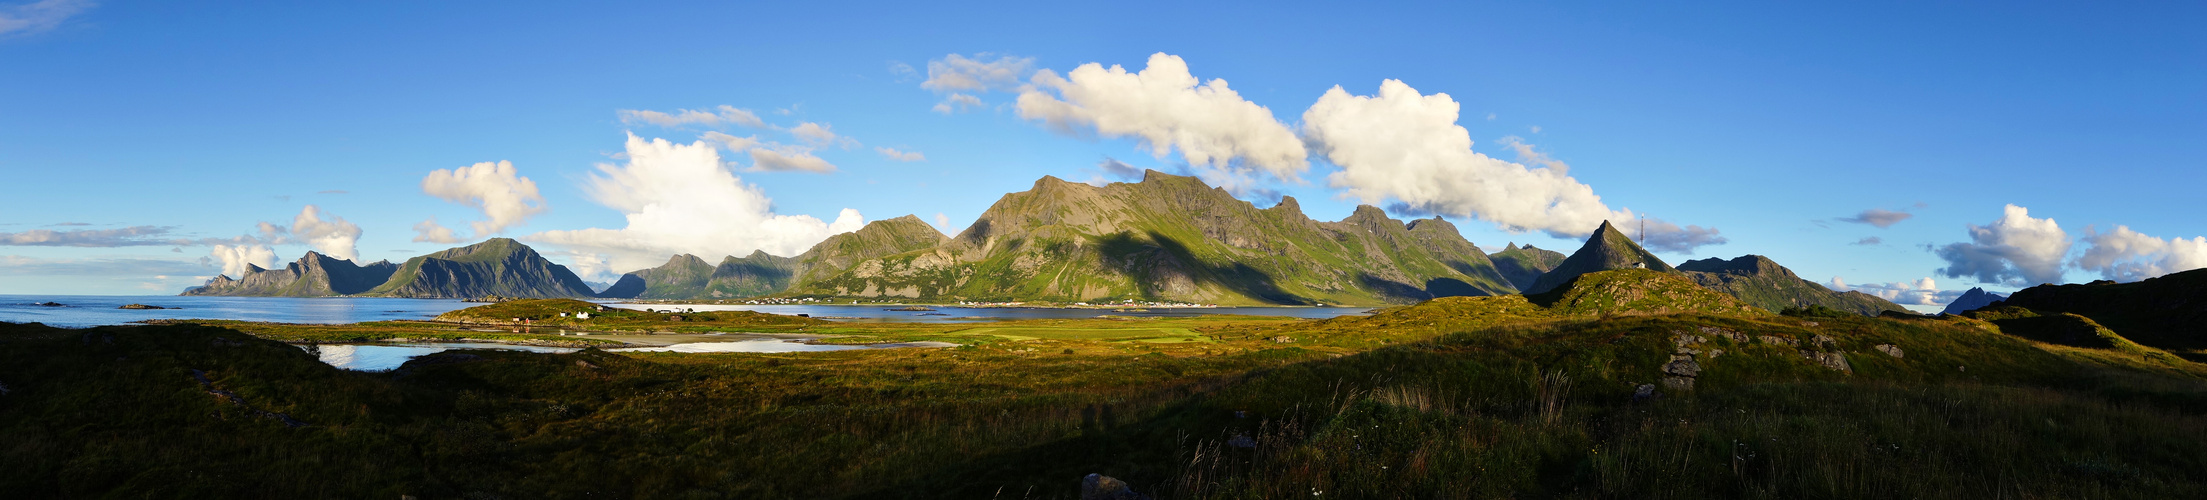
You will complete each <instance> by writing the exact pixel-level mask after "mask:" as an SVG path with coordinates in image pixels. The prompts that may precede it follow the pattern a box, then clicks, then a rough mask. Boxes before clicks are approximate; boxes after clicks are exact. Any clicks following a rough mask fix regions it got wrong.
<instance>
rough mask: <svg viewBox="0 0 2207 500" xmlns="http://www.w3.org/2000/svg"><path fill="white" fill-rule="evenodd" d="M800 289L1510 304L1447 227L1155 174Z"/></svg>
mask: <svg viewBox="0 0 2207 500" xmlns="http://www.w3.org/2000/svg"><path fill="white" fill-rule="evenodd" d="M818 269H825V268H818ZM810 276H813V277H815V278H814V279H808V280H805V281H803V282H802V283H800V284H799V285H798V286H796V287H793V288H792V289H791V291H790V292H789V293H791V294H797V295H811V296H834V297H899V298H907V299H918V300H941V301H950V300H991V301H993V300H1044V301H1059V302H1076V301H1112V300H1149V301H1180V302H1198V303H1214V304H1296V305H1303V304H1319V303H1325V304H1385V303H1407V302H1415V301H1419V300H1425V299H1429V298H1432V297H1436V296H1450V295H1492V294H1505V293H1511V292H1513V291H1515V288H1514V287H1512V286H1511V285H1510V284H1509V283H1508V281H1507V280H1506V279H1505V278H1503V277H1502V276H1501V275H1500V273H1499V272H1497V271H1496V269H1495V267H1494V264H1493V263H1492V262H1490V261H1489V260H1488V259H1487V256H1486V255H1485V254H1483V253H1481V252H1480V251H1479V250H1478V247H1476V246H1474V245H1472V244H1471V242H1469V241H1466V240H1464V238H1463V236H1462V235H1461V234H1460V233H1458V232H1457V231H1456V228H1455V226H1454V225H1452V224H1449V223H1448V222H1447V221H1444V220H1441V219H1438V218H1434V219H1421V220H1415V221H1411V222H1409V223H1404V222H1402V221H1398V220H1395V219H1392V218H1389V217H1387V216H1386V214H1385V213H1384V212H1382V211H1381V210H1380V209H1378V208H1376V207H1370V206H1363V207H1358V208H1357V210H1356V212H1355V213H1354V214H1352V215H1350V216H1349V217H1348V218H1346V219H1343V220H1341V221H1339V222H1320V221H1315V220H1312V219H1310V218H1309V217H1307V216H1305V215H1304V214H1303V212H1302V209H1301V206H1300V205H1298V204H1297V203H1296V202H1295V199H1294V198H1292V197H1287V198H1283V199H1282V200H1281V202H1280V203H1279V204H1278V205H1275V206H1273V207H1271V208H1265V209H1259V208H1257V207H1256V206H1254V205H1252V204H1250V203H1249V202H1246V201H1242V200H1239V199H1235V198H1234V197H1233V196H1232V195H1230V194H1228V193H1227V192H1226V191H1225V190H1223V189H1218V188H1213V187H1210V186H1207V185H1205V184H1204V183H1203V182H1202V181H1200V180H1197V179H1196V178H1193V177H1184V176H1176V175H1168V174H1164V173H1160V172H1156V171H1149V172H1147V173H1146V174H1145V175H1144V177H1143V179H1142V181H1141V182H1138V183H1112V184H1109V185H1106V186H1102V187H1097V186H1091V185H1088V184H1081V183H1074V182H1067V181H1064V180H1061V179H1058V178H1056V177H1044V178H1043V179H1041V180H1039V181H1036V182H1035V185H1034V187H1033V189H1030V190H1028V191H1023V192H1017V193H1011V194H1007V195H1005V196H1004V197H1003V198H1002V199H1000V200H998V201H997V202H996V203H995V204H994V205H992V206H990V207H989V209H988V211H987V212H984V213H983V214H982V215H981V217H980V218H979V219H978V220H976V221H974V223H973V225H972V226H970V227H968V228H967V229H966V230H965V231H964V232H961V233H959V235H958V236H957V237H955V238H951V239H948V240H947V241H943V242H941V243H939V244H937V245H934V246H932V247H931V248H924V249H919V250H914V251H908V252H903V253H898V254H894V255H888V256H882V257H877V258H866V259H857V260H854V261H853V263H852V264H850V266H849V267H848V268H846V269H844V270H841V271H839V272H834V273H827V272H823V271H818V270H814V271H812V274H810Z"/></svg>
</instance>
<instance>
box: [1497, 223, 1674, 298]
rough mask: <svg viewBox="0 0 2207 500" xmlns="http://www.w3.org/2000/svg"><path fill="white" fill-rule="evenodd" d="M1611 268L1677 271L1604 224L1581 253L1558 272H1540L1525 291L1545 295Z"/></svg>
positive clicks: (1565, 263)
mask: <svg viewBox="0 0 2207 500" xmlns="http://www.w3.org/2000/svg"><path fill="white" fill-rule="evenodd" d="M1611 269H1649V270H1654V271H1662V272H1667V273H1675V272H1678V270H1677V269H1674V268H1672V267H1671V265H1670V264H1665V263H1663V259H1661V258H1658V257H1656V256H1655V254H1653V253H1649V252H1648V251H1647V250H1646V249H1643V248H1640V245H1639V244H1638V243H1633V242H1632V238H1628V237H1625V233H1621V232H1618V231H1617V228H1615V227H1610V225H1609V221H1602V227H1599V228H1595V229H1594V234H1593V235H1590V236H1587V238H1586V244H1585V245H1582V246H1580V247H1579V251H1577V252H1572V253H1571V256H1570V257H1568V258H1565V259H1563V263H1561V264H1557V265H1556V267H1555V269H1550V270H1548V272H1545V273H1541V275H1540V279H1538V280H1534V281H1533V286H1532V288H1527V289H1525V293H1528V294H1533V293H1540V292H1546V291H1549V290H1552V289H1555V288H1556V287H1558V286H1562V285H1563V284H1564V283H1567V282H1570V281H1571V278H1576V277H1578V276H1579V275H1581V274H1586V273H1592V272H1600V271H1608V270H1611Z"/></svg>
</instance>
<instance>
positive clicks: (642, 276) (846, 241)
mask: <svg viewBox="0 0 2207 500" xmlns="http://www.w3.org/2000/svg"><path fill="white" fill-rule="evenodd" d="M948 239H949V238H948V237H945V236H943V233H942V232H941V231H937V230H935V227H934V226H930V225H928V224H927V222H925V221H921V220H920V218H919V217H914V216H910V215H906V216H903V217H898V218H894V219H888V220H878V221H873V222H870V223H867V224H866V226H865V227H862V228H859V229H858V230H857V231H852V232H848V233H843V234H838V235H834V236H830V237H828V239H827V240H824V241H821V242H820V243H819V244H817V245H813V247H812V248H811V249H809V250H806V251H805V253H803V254H799V255H798V256H796V257H782V256H778V255H772V254H768V253H766V252H763V251H756V250H754V251H752V252H751V255H749V256H744V257H736V256H728V257H726V258H723V259H721V261H720V265H718V266H714V265H709V264H706V263H705V260H704V259H701V258H698V257H697V256H695V255H689V254H683V255H676V256H674V257H673V258H670V259H668V260H667V263H666V264H663V265H660V266H659V267H654V268H650V269H642V270H637V271H633V272H630V273H628V274H627V275H624V276H622V283H634V285H630V287H639V286H640V287H641V291H638V292H631V290H632V289H633V288H621V287H620V286H619V285H616V287H617V288H621V289H620V291H619V292H616V291H615V290H614V289H608V290H607V293H606V294H605V296H608V297H622V298H628V297H635V298H644V299H732V298H743V297H755V296H760V295H769V294H774V293H780V292H782V291H785V290H788V289H789V288H790V286H792V285H794V284H797V283H802V282H805V281H807V280H809V279H816V278H819V277H821V276H827V275H832V274H834V273H839V272H842V271H843V270H844V269H845V268H847V267H849V266H850V265H851V264H853V263H856V262H858V261H861V260H865V259H871V258H875V257H881V256H884V255H893V254H898V253H904V252H909V251H913V250H919V249H923V248H931V247H934V246H935V245H938V244H941V243H942V242H944V241H946V240H948ZM616 293H623V294H621V295H616Z"/></svg>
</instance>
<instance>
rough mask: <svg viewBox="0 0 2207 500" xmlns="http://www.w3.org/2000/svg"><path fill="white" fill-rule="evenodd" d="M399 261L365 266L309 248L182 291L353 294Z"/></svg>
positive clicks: (250, 294)
mask: <svg viewBox="0 0 2207 500" xmlns="http://www.w3.org/2000/svg"><path fill="white" fill-rule="evenodd" d="M397 269H398V265H397V264H392V263H390V262H389V261H378V262H376V263H374V264H369V265H366V266H361V265H356V264H353V262H352V261H349V260H344V259H338V258H334V257H330V256H327V255H322V254H321V253H319V252H314V251H308V252H307V254H306V255H304V256H301V257H299V260H298V261H296V262H292V263H290V264H287V265H285V266H284V268H283V269H261V268H260V266H253V265H248V266H247V267H246V271H245V275H244V276H240V277H239V278H238V279H230V277H229V276H216V277H215V278H214V279H212V280H208V281H207V284H206V285H205V286H200V287H195V288H192V289H189V290H185V291H184V293H183V295H227V296H239V297H330V296H337V295H351V294H355V293H360V292H364V291H367V290H368V289H371V288H375V286H376V285H380V284H382V283H383V282H384V281H385V280H387V279H390V277H391V273H392V272H394V271H396V270H397Z"/></svg>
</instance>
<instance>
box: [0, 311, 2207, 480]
mask: <svg viewBox="0 0 2207 500" xmlns="http://www.w3.org/2000/svg"><path fill="white" fill-rule="evenodd" d="M1596 299H1598V297H1597V298H1585V297H1581V298H1554V297H1549V298H1542V297H1534V298H1533V299H1532V300H1528V299H1527V298H1526V297H1521V296H1503V297H1484V298H1445V299H1436V300H1433V301H1429V302H1426V303H1423V304H1419V305H1415V306H1406V307H1398V308H1394V309H1388V310H1383V311H1380V312H1378V313H1375V314H1373V315H1371V316H1367V317H1343V318H1335V319H1327V320H1292V319H1286V318H1249V317H1230V316H1207V317H1199V318H1186V319H1127V318H1098V319H1090V320H1039V321H1018V322H999V323H981V324H873V323H865V324H861V323H848V324H843V323H828V322H821V321H817V320H809V319H804V318H783V317H765V316H767V315H758V316H754V315H751V314H750V313H746V314H737V315H723V314H721V313H715V314H706V313H698V314H695V315H690V314H682V316H684V317H683V318H681V320H679V321H677V320H674V319H673V318H669V317H667V316H668V315H658V316H649V315H648V314H651V313H638V314H636V315H633V316H620V317H615V318H612V319H608V320H606V322H605V323H602V324H597V325H589V324H583V323H580V322H575V323H560V322H558V321H557V320H550V321H548V322H547V321H534V320H532V321H531V322H529V324H527V325H511V324H495V325H494V324H491V323H495V322H490V321H488V320H489V319H492V318H494V317H502V318H503V319H506V320H511V319H514V318H515V317H517V315H518V314H517V313H518V312H519V311H524V310H533V311H536V312H535V313H531V314H550V315H552V316H551V317H554V318H556V317H557V316H556V314H557V313H558V312H565V311H561V310H559V309H560V308H563V307H571V306H573V304H562V303H558V302H554V301H543V302H531V301H522V302H514V303H506V304H498V305H494V306H488V307H490V308H486V309H479V310H473V312H467V313H464V314H455V315H449V316H452V317H449V318H441V319H443V320H445V321H438V322H403V323H372V324H358V325H334V326H306V325H273V324H258V323H232V322H198V323H178V324H160V325H135V326H116V327H101V328H93V329H84V330H71V329H58V328H48V327H44V326H39V325H23V324H0V386H4V387H5V388H6V389H5V390H4V391H0V463H5V464H7V467H5V468H0V491H5V492H8V495H6V496H14V497H24V498H93V497H98V498H124V497H128V498H140V497H152V498H184V497H189V498H396V497H400V496H402V495H404V496H412V497H416V498H1078V494H1079V485H1080V480H1081V478H1082V477H1083V476H1085V475H1087V474H1090V473H1100V474H1104V475H1108V476H1112V477H1115V478H1119V479H1122V480H1125V481H1126V482H1128V483H1129V484H1130V485H1132V487H1133V489H1134V491H1137V492H1140V493H1142V494H1144V495H1148V496H1151V497H1154V498H1251V499H1254V498H1289V497H1294V498H1489V497H1513V498H1515V497H1525V498H1739V497H1752V498H1863V497H1868V498H2197V497H2201V496H2203V495H2207V475H2202V474H2200V471H2202V470H2207V367H2203V366H2202V365H2201V364H2199V363H2195V362H2191V361H2187V360H2185V359H2182V358H2179V357H2176V356H2173V355H2168V354H2166V353H2161V352H2159V351H2158V350H2153V349H2152V348H2149V347H2143V346H2138V345H2137V344H2135V343H2131V342H2128V341H2123V340H2121V337H2120V336H2119V335H2114V334H2113V333H2112V332H2107V334H2106V335H2102V334H2101V333H2100V331H2101V330H2104V328H2100V329H2097V330H2095V329H2092V328H2090V327H2087V326H2079V324H2077V323H2076V322H2075V321H2074V320H2072V319H2065V318H2055V319H2051V320H2049V319H2039V318H2040V317H2038V316H2032V315H2027V314H2024V313H2021V312H2012V311H2011V312H2005V313H2000V312H1993V313H1987V314H1984V315H1981V317H1950V318H1945V319H1924V318H1910V317H1892V318H1869V317H1862V316H1854V315H1808V314H1799V313H1797V314H1796V315H1774V314H1767V313H1756V314H1729V313H1725V312H1721V310H1722V309H1723V308H1721V307H1720V308H1677V307H1657V308H1651V309H1648V308H1644V309H1634V308H1618V307H1610V306H1605V305H1602V304H1599V303H1596V302H1597V300H1596ZM1604 300H1607V299H1604ZM1616 300H1629V301H1640V300H1644V297H1628V298H1621V299H1616ZM1541 301H1548V302H1549V304H1547V305H1543V304H1541V303H1540V302H1541ZM1649 310H1655V311H1671V312H1646V311H1649ZM461 317H467V318H470V319H469V321H471V322H469V323H460V322H458V321H457V319H458V318H461ZM508 323H510V321H508ZM2079 328H2082V329H2081V330H2080V329H2079ZM561 329H564V330H565V333H567V335H562V334H560V332H559V330H561ZM489 330H495V331H489ZM702 331H745V332H759V333H774V332H781V333H801V334H807V335H829V336H830V337H826V338H823V339H820V341H823V342H842V343H873V342H901V341H913V340H936V341H943V342H950V343H953V344H957V347H949V348H924V349H922V348H910V349H874V350H854V351H836V352H807V353H776V354H748V353H725V354H688V353H641V352H635V353H616V352H611V351H604V350H599V349H586V350H583V351H581V352H577V353H573V354H537V353H524V352H510V351H480V350H471V351H447V352H444V353H439V354H435V355H430V356H425V357H421V358H417V359H415V360H413V361H411V362H409V363H408V364H406V365H405V366H404V367H402V368H400V369H397V370H394V371H391V372H384V373H363V372H350V371H344V370H337V369H334V368H331V367H329V366H327V365H324V364H322V363H320V362H318V361H317V360H315V359H314V358H312V357H310V356H309V355H308V354H306V353H305V351H303V350H301V349H298V348H296V347H292V346H290V345H286V344H285V343H284V342H286V341H289V342H304V341H316V342H361V341H375V340H383V339H391V338H410V339H459V338H472V339H493V340H501V341H509V342H532V343H541V342H581V343H579V344H574V345H577V346H583V345H584V344H588V343H601V344H604V343H610V342H611V341H612V339H634V338H652V336H653V335H654V332H665V333H660V334H658V335H661V336H672V337H679V336H683V335H689V334H694V333H695V332H702ZM578 332H599V333H602V335H600V334H592V335H573V334H574V333H578ZM2064 332H2084V333H2083V334H2080V335H2068V334H2066V333H2064ZM672 337H670V338H672ZM1681 360H1687V361H1691V363H1682V362H1681Z"/></svg>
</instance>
